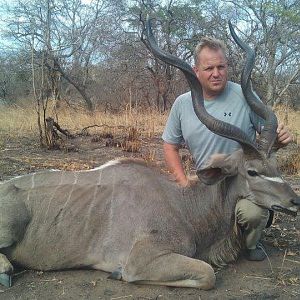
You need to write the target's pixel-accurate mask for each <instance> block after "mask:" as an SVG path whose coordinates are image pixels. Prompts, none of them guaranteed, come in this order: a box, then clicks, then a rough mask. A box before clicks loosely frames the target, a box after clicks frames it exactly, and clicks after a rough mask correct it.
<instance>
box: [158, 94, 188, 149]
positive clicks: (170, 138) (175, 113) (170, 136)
mask: <svg viewBox="0 0 300 300" xmlns="http://www.w3.org/2000/svg"><path fill="white" fill-rule="evenodd" d="M180 108H181V101H180V99H179V98H177V99H176V100H175V102H174V104H173V106H172V108H171V111H170V114H169V117H168V120H167V123H166V127H165V129H164V132H163V135H162V139H163V140H164V141H165V142H166V143H169V144H177V145H179V144H182V143H183V142H184V139H183V136H182V129H181V109H180Z"/></svg>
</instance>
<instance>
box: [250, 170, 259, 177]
mask: <svg viewBox="0 0 300 300" xmlns="http://www.w3.org/2000/svg"><path fill="white" fill-rule="evenodd" d="M248 175H249V176H252V177H254V176H258V173H257V172H256V171H254V170H248Z"/></svg>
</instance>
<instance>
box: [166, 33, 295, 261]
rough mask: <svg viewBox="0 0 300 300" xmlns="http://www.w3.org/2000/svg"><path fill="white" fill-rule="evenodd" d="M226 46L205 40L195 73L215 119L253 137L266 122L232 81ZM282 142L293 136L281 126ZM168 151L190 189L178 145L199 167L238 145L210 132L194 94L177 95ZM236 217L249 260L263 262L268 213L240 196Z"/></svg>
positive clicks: (197, 55) (168, 159)
mask: <svg viewBox="0 0 300 300" xmlns="http://www.w3.org/2000/svg"><path fill="white" fill-rule="evenodd" d="M225 52H226V49H225V46H224V44H223V43H222V42H221V41H219V40H216V39H212V38H203V39H202V40H201V41H200V43H199V44H198V45H197V47H196V49H195V53H194V60H195V66H194V71H195V73H196V75H197V77H198V80H199V81H200V83H201V85H202V89H203V96H204V99H205V107H206V110H207V111H208V113H209V114H211V115H213V116H214V117H216V118H217V119H221V120H223V121H225V122H228V123H231V124H234V125H235V126H237V127H239V128H241V129H242V130H243V131H244V132H246V133H247V134H248V135H249V136H251V137H252V138H253V140H254V139H255V136H256V132H258V133H260V131H261V126H262V125H263V124H262V123H263V121H262V120H261V119H260V118H259V117H258V116H257V115H256V114H255V113H254V112H252V111H251V109H250V108H249V106H248V104H247V103H246V99H245V98H244V96H243V93H242V90H241V87H240V86H239V85H238V84H236V83H233V82H230V81H228V64H227V59H226V55H225ZM277 133H278V138H277V140H278V142H279V144H281V146H285V145H287V144H288V143H289V142H290V141H291V140H292V136H291V134H290V133H289V131H288V129H287V128H286V127H285V126H284V125H283V124H280V125H279V126H278V129H277ZM162 137H163V140H164V146H163V148H164V154H165V160H166V163H167V166H168V168H169V170H170V171H171V172H172V173H173V175H174V177H175V180H176V181H177V183H178V185H180V186H182V187H188V186H190V185H192V184H193V182H192V181H191V180H190V179H189V178H188V177H187V176H186V174H185V172H184V169H183V166H182V162H181V158H180V155H179V148H180V144H182V143H183V142H185V143H186V145H187V147H188V149H189V151H190V152H191V154H192V156H193V159H194V161H195V164H196V168H197V169H201V167H203V164H204V163H205V161H206V160H207V159H208V158H209V157H210V156H211V155H212V154H214V153H225V154H229V153H232V152H234V151H235V150H238V149H239V148H240V145H239V144H238V143H237V142H235V141H233V140H230V139H226V138H224V137H221V136H218V135H216V134H214V133H212V132H211V131H209V130H208V129H207V128H206V127H205V126H204V125H203V124H202V123H201V122H200V121H199V119H198V118H197V116H196V114H195V113H194V109H193V105H192V98H191V93H190V92H189V93H186V94H183V95H181V96H179V97H178V98H177V99H176V101H175V102H174V104H173V106H172V109H171V112H170V115H169V118H168V121H167V124H166V128H165V130H164V133H163V136H162ZM236 218H237V222H238V224H239V225H240V226H241V228H242V230H243V232H244V238H245V245H246V248H247V249H246V251H245V256H246V258H247V259H249V260H263V259H264V258H265V257H266V254H265V251H264V249H263V247H262V246H261V244H260V243H259V239H260V237H261V233H262V230H263V229H264V228H265V227H266V224H267V222H268V219H269V211H268V210H267V209H264V208H261V207H259V206H257V205H255V204H253V203H252V202H250V201H248V200H246V199H242V200H240V201H239V202H238V203H237V205H236Z"/></svg>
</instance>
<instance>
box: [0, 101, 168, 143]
mask: <svg viewBox="0 0 300 300" xmlns="http://www.w3.org/2000/svg"><path fill="white" fill-rule="evenodd" d="M53 115H54V114H50V116H52V117H53ZM56 116H57V119H56V117H54V119H55V121H58V123H59V125H60V126H61V127H62V128H65V129H68V130H69V131H70V132H71V133H79V132H81V131H82V129H83V128H85V127H89V126H91V127H90V128H89V129H88V132H89V133H90V134H99V133H102V134H103V133H105V131H106V132H108V131H109V132H110V133H112V134H117V133H118V132H119V131H120V130H123V131H124V129H125V130H128V129H129V128H135V130H136V131H138V132H139V133H140V134H141V135H142V136H144V137H153V136H154V135H156V134H157V133H161V132H162V130H163V127H164V125H165V122H166V118H167V114H159V113H157V112H156V111H154V110H148V111H144V112H138V111H135V110H130V111H129V110H128V111H124V112H122V113H119V114H112V113H103V112H101V111H95V112H93V113H88V112H86V111H85V110H82V109H76V110H74V109H71V108H69V109H66V108H65V109H62V110H59V111H58V112H57V114H56ZM93 125H98V126H93ZM37 134H38V128H37V115H36V112H35V109H34V107H33V106H32V107H27V108H22V107H20V106H13V107H5V108H2V109H1V110H0V136H3V135H5V136H11V137H21V136H34V135H37Z"/></svg>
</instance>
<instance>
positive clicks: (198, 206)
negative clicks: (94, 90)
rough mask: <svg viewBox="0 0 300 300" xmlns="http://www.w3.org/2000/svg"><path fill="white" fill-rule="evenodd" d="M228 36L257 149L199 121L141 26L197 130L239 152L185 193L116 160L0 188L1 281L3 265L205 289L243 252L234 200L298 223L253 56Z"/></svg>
mask: <svg viewBox="0 0 300 300" xmlns="http://www.w3.org/2000/svg"><path fill="white" fill-rule="evenodd" d="M231 31H232V34H233V36H234V38H235V40H236V41H237V43H238V44H239V45H240V46H242V48H243V49H244V50H246V52H247V55H248V58H247V64H246V67H245V69H244V72H243V79H242V87H243V91H244V93H245V96H246V98H247V101H248V102H249V106H250V107H251V108H252V109H253V110H255V111H256V112H257V114H258V115H260V116H262V117H263V118H264V119H265V120H266V121H265V127H264V130H263V132H262V134H261V139H260V141H259V143H258V144H256V143H255V142H253V141H252V140H250V139H249V138H248V137H247V136H245V134H244V133H243V132H241V131H240V130H239V129H238V128H236V127H234V126H232V125H229V124H226V123H223V122H220V121H218V120H216V119H214V118H212V117H211V116H209V115H208V114H207V113H206V111H205V108H204V106H203V97H202V91H201V86H200V84H199V82H198V80H197V78H196V76H195V74H194V72H193V70H192V68H191V67H190V66H189V65H187V64H186V63H185V62H183V61H181V60H180V59H178V58H176V57H174V56H171V55H169V54H166V53H163V52H162V51H161V50H160V49H158V47H157V46H156V43H155V41H154V38H153V35H152V33H151V30H150V26H149V24H148V27H147V36H148V38H147V39H148V42H149V47H150V48H151V49H152V51H153V53H154V54H155V56H157V57H159V58H161V59H162V60H163V61H165V62H167V63H169V64H172V65H174V66H176V67H177V68H179V69H180V70H182V71H183V72H184V74H185V76H186V78H187V80H188V82H189V84H190V87H191V91H192V95H193V102H194V106H195V111H196V114H197V115H198V117H199V119H200V120H201V122H203V123H204V124H205V125H206V126H207V127H208V128H209V129H210V130H212V131H213V132H215V133H217V134H219V135H222V136H225V137H228V138H230V139H234V140H236V141H238V142H239V143H240V144H241V146H242V150H239V151H236V152H235V153H232V154H231V155H218V156H214V157H212V158H211V160H210V161H209V162H208V163H207V166H206V168H205V169H202V170H198V171H197V174H198V175H199V177H200V179H201V180H200V181H199V183H198V184H196V185H195V186H193V187H190V188H181V187H179V186H177V184H176V183H174V182H172V181H170V180H169V178H168V176H167V175H165V174H162V173H161V172H160V171H158V170H157V169H155V168H154V167H150V166H147V165H146V164H144V163H140V162H135V161H133V160H115V161H112V162H110V163H108V164H106V165H103V166H101V167H99V168H97V169H93V170H90V171H79V172H67V171H45V172H41V173H35V174H29V175H25V176H20V177H16V178H13V179H11V180H8V181H6V182H3V183H1V185H0V213H1V218H0V248H1V252H2V254H0V273H2V277H3V278H9V277H5V274H10V272H12V269H13V267H12V265H11V262H12V263H16V264H20V265H23V266H24V267H26V268H31V269H38V270H59V269H67V268H80V267H89V268H93V269H98V270H103V271H106V272H111V273H112V275H111V277H112V278H117V279H123V280H125V281H128V282H137V283H148V284H159V285H168V286H177V287H197V288H202V289H210V288H212V287H213V286H214V283H215V274H214V270H213V268H212V266H211V265H210V264H212V265H215V266H221V265H224V264H226V263H228V262H231V261H234V260H235V259H236V258H237V256H238V254H239V252H240V250H241V247H242V239H241V236H240V233H239V232H240V231H239V229H238V227H237V226H236V225H235V215H234V208H235V205H236V203H237V201H238V200H239V199H241V198H246V199H249V200H250V201H253V202H255V203H257V204H258V205H261V206H263V207H266V208H268V209H270V210H276V211H282V212H285V213H290V214H296V213H297V209H298V208H299V205H300V200H299V197H297V195H296V194H295V193H294V192H293V191H292V189H291V187H290V186H289V185H288V184H287V183H286V182H285V181H284V180H283V179H282V178H281V177H280V174H279V173H278V171H277V168H276V164H275V160H274V159H273V155H272V149H273V148H272V145H273V143H274V141H275V139H276V126H277V122H276V117H275V115H274V114H273V113H272V112H271V111H270V110H269V109H268V108H267V107H266V106H264V105H263V104H262V103H261V102H260V101H258V100H257V99H256V98H255V94H254V93H253V92H252V89H251V83H250V73H251V69H252V66H253V54H252V52H251V51H250V49H249V48H247V46H245V45H244V44H243V43H242V42H241V41H240V40H239V39H238V37H237V36H236V35H235V34H234V32H233V30H232V29H231ZM208 170H209V172H208ZM201 181H203V182H204V183H203V182H201ZM206 183H208V184H206ZM3 274H4V275H3ZM7 284H9V283H7Z"/></svg>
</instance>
